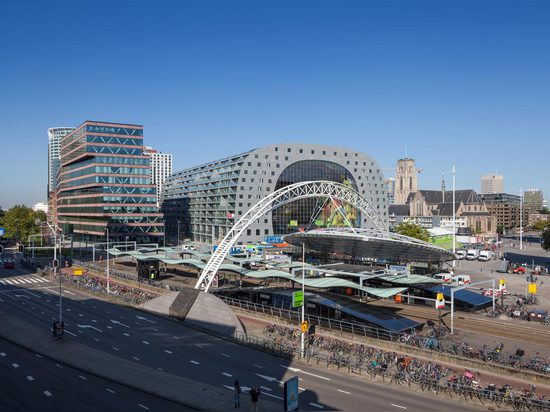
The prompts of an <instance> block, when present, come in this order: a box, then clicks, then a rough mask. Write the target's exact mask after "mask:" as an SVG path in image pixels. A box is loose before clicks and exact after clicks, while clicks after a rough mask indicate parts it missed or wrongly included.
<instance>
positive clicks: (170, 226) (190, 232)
mask: <svg viewBox="0 0 550 412" xmlns="http://www.w3.org/2000/svg"><path fill="white" fill-rule="evenodd" d="M312 180H330V181H334V182H339V183H342V184H345V185H349V187H352V188H353V189H355V190H357V191H358V192H359V193H360V194H361V195H363V196H364V197H365V198H366V199H367V200H368V201H369V202H370V204H371V206H372V207H373V209H374V210H376V211H377V212H378V214H379V215H380V217H381V219H382V220H383V221H384V222H386V223H387V219H388V216H387V211H388V210H387V209H388V203H387V202H388V200H387V195H386V185H385V183H384V175H383V173H382V169H381V168H380V166H379V165H378V163H377V162H376V161H375V160H374V159H373V158H372V157H370V156H369V155H367V154H365V153H361V152H357V151H355V150H351V149H345V148H342V147H332V146H321V145H313V144H299V143H291V144H274V145H269V146H264V147H260V148H258V149H254V150H251V151H249V152H246V153H241V154H236V155H233V156H229V157H226V158H224V159H220V160H215V161H212V162H209V163H206V164H202V165H199V166H195V167H192V168H189V169H185V170H182V171H180V172H176V173H174V174H173V175H172V176H170V177H169V178H168V179H167V180H166V182H165V185H164V191H163V203H162V210H163V211H164V215H165V219H166V239H167V242H168V241H169V242H170V243H175V242H176V239H177V236H178V233H179V234H180V236H181V237H180V238H184V237H192V238H193V239H194V240H195V241H199V242H205V243H216V242H218V241H219V240H220V239H222V238H223V237H224V236H225V235H226V234H227V232H228V231H229V230H230V229H231V228H232V227H233V225H234V224H235V222H237V221H238V219H239V218H241V216H243V215H244V214H245V213H246V212H248V211H249V210H250V209H251V208H252V207H253V206H254V205H255V204H256V203H257V202H258V201H260V199H262V198H264V197H265V196H267V195H269V194H271V193H273V192H274V191H276V190H278V189H281V188H282V187H285V186H288V185H290V184H293V183H298V182H304V181H312ZM343 210H344V211H345V220H347V221H348V223H352V224H353V225H355V226H360V227H372V222H368V221H367V218H366V216H361V214H360V213H359V212H357V211H356V210H355V209H354V208H351V207H349V206H348V205H341V204H338V202H336V201H335V202H330V201H327V199H324V198H306V199H300V200H296V201H293V202H290V203H288V204H285V205H284V206H281V207H279V208H277V209H274V210H272V211H270V212H268V213H266V214H265V215H264V216H263V217H262V218H260V219H258V220H257V221H256V222H255V223H254V224H253V225H252V226H250V228H248V229H247V230H246V232H245V233H243V234H242V235H241V236H240V237H239V239H238V240H237V243H238V244H247V243H249V242H261V241H264V240H266V237H268V236H275V237H279V236H282V235H286V234H289V233H293V232H297V231H303V230H308V229H314V228H321V227H334V226H339V225H342V226H344V225H345V224H346V222H345V220H344V218H343V217H342V213H343Z"/></svg>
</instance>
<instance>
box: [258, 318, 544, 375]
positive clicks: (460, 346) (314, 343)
mask: <svg viewBox="0 0 550 412" xmlns="http://www.w3.org/2000/svg"><path fill="white" fill-rule="evenodd" d="M433 331H436V332H435V333H433ZM430 332H432V333H430ZM437 333H439V330H438V329H435V328H434V329H431V330H430V331H429V333H428V336H424V335H421V334H418V333H403V334H402V335H401V336H400V337H399V338H398V339H397V343H400V344H403V345H408V346H413V347H417V348H422V349H428V350H433V351H437V352H440V353H447V354H450V355H455V356H459V357H461V358H468V359H477V360H481V361H483V362H487V363H493V364H499V365H505V366H510V367H513V368H515V369H525V370H532V371H535V372H538V373H542V374H550V358H549V357H544V356H542V355H541V354H540V353H539V352H535V353H534V354H533V355H532V356H526V354H525V351H524V350H523V349H521V348H516V349H515V352H513V353H506V352H505V351H504V344H503V343H499V342H495V344H494V345H483V347H481V348H475V347H473V346H471V345H470V344H469V343H468V342H466V341H462V342H450V341H449V342H446V341H443V340H442V339H440V338H438V336H437ZM264 334H266V335H268V336H270V337H271V338H272V339H273V340H275V339H276V338H281V339H280V340H285V341H289V340H297V339H298V338H299V336H300V332H299V331H298V329H293V328H290V327H287V326H282V325H276V324H268V325H267V326H266V327H265V328H264ZM306 336H307V342H308V344H309V346H310V347H312V348H319V349H321V350H324V351H326V352H328V353H333V354H335V355H334V356H336V355H338V356H340V357H342V356H347V355H353V356H354V357H355V358H358V359H356V361H359V363H361V359H362V357H364V356H367V357H368V356H370V354H371V352H372V351H373V350H375V348H372V347H369V346H367V345H363V344H358V343H351V342H346V341H343V340H340V339H336V338H330V337H326V336H321V335H314V336H309V335H306Z"/></svg>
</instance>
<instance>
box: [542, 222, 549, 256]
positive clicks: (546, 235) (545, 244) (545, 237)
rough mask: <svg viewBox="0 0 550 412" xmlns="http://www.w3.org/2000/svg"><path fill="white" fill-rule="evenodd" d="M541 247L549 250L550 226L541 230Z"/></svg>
mask: <svg viewBox="0 0 550 412" xmlns="http://www.w3.org/2000/svg"><path fill="white" fill-rule="evenodd" d="M542 248H543V249H544V250H550V226H546V229H544V230H543V231H542Z"/></svg>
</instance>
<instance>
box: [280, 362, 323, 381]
mask: <svg viewBox="0 0 550 412" xmlns="http://www.w3.org/2000/svg"><path fill="white" fill-rule="evenodd" d="M280 366H281V368H285V369H289V370H291V371H292V372H301V373H305V374H306V375H309V376H314V377H316V378H319V379H324V380H326V381H330V378H326V377H324V376H321V375H316V374H314V373H311V372H306V371H303V370H301V369H298V368H291V367H290V366H283V365H280Z"/></svg>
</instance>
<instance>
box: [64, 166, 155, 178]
mask: <svg viewBox="0 0 550 412" xmlns="http://www.w3.org/2000/svg"><path fill="white" fill-rule="evenodd" d="M92 173H110V174H122V175H149V174H150V170H149V169H146V168H141V167H140V168H136V167H120V166H95V167H94V166H92V167H87V168H86V169H81V170H77V171H75V172H71V173H68V174H66V175H65V176H64V177H63V180H68V179H72V178H74V177H80V176H87V175H90V174H92Z"/></svg>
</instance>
